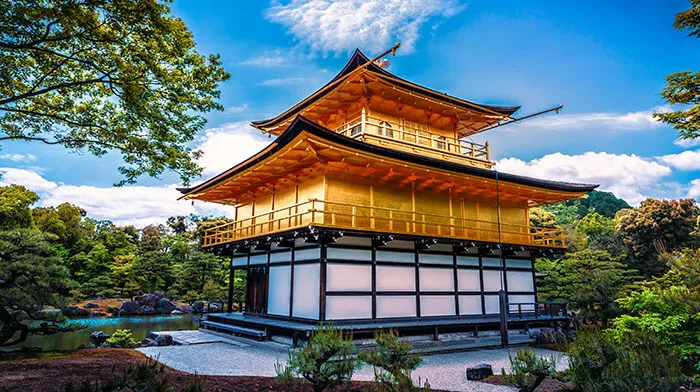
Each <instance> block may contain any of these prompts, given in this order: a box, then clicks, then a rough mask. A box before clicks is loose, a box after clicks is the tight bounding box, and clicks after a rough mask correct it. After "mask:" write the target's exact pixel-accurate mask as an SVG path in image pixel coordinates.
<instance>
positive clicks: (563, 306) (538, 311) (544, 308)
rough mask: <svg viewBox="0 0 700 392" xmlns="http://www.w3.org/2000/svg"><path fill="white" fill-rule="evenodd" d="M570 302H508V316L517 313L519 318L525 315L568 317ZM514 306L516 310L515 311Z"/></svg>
mask: <svg viewBox="0 0 700 392" xmlns="http://www.w3.org/2000/svg"><path fill="white" fill-rule="evenodd" d="M568 306H569V303H568V302H521V303H515V304H511V303H509V304H508V311H507V314H508V316H511V315H517V316H518V319H520V320H522V319H523V316H529V315H534V317H535V319H540V318H542V317H548V318H550V319H551V318H554V317H567V316H568ZM513 308H515V309H516V311H513Z"/></svg>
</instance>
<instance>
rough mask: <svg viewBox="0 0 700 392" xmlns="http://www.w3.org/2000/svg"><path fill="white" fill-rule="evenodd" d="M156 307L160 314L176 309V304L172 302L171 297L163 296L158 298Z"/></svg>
mask: <svg viewBox="0 0 700 392" xmlns="http://www.w3.org/2000/svg"><path fill="white" fill-rule="evenodd" d="M154 308H155V309H156V313H158V314H170V313H172V311H173V310H175V309H176V306H175V304H173V303H172V302H170V300H169V299H167V298H161V299H159V300H158V302H156V306H154Z"/></svg>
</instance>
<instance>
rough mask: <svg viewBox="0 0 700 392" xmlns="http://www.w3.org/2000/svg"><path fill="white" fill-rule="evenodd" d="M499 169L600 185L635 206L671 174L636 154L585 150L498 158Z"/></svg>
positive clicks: (658, 164) (661, 166) (669, 171)
mask: <svg viewBox="0 0 700 392" xmlns="http://www.w3.org/2000/svg"><path fill="white" fill-rule="evenodd" d="M496 167H497V168H498V170H499V171H502V172H506V173H514V174H520V175H526V176H531V177H538V178H546V179H551V180H559V181H569V182H585V183H594V184H600V190H603V191H608V192H613V193H614V194H615V195H616V196H617V197H620V198H622V199H624V200H626V201H627V202H628V203H630V204H633V205H637V204H639V203H640V202H641V201H642V200H644V199H645V198H646V196H645V194H644V193H645V192H646V191H648V190H650V189H654V188H655V187H656V186H657V184H658V183H659V181H660V180H661V179H662V178H664V177H666V176H669V175H670V174H671V168H669V167H668V166H664V165H662V164H660V163H658V162H653V161H651V160H648V159H644V158H641V157H639V156H637V155H634V154H632V155H627V154H619V155H618V154H609V153H605V152H599V153H596V152H587V153H584V154H580V155H565V154H562V153H555V154H549V155H545V156H543V157H542V158H538V159H533V160H531V161H528V162H526V161H523V160H521V159H517V158H505V159H501V160H499V161H498V164H497V166H496Z"/></svg>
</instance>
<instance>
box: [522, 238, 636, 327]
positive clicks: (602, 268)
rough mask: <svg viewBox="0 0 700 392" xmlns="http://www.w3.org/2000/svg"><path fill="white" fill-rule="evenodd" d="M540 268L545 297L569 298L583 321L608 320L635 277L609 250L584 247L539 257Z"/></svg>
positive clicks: (539, 291)
mask: <svg viewBox="0 0 700 392" xmlns="http://www.w3.org/2000/svg"><path fill="white" fill-rule="evenodd" d="M535 269H536V270H537V272H539V273H542V274H544V275H545V277H544V282H543V283H542V284H541V285H540V286H539V287H538V295H539V298H540V299H542V300H545V301H561V302H569V304H570V307H571V308H572V309H573V310H575V311H577V318H578V319H579V320H581V321H584V322H585V321H588V322H602V323H603V324H607V323H608V321H609V320H610V319H611V318H613V317H615V316H617V315H618V314H619V309H618V306H617V303H616V302H615V300H616V299H617V298H618V297H619V293H620V290H621V289H622V288H623V287H624V286H625V285H626V284H628V283H630V282H631V281H632V279H633V278H634V274H633V271H632V270H629V269H627V268H626V267H625V265H624V264H622V263H621V262H620V261H619V259H618V258H615V257H612V256H610V254H609V253H608V252H606V251H601V250H590V249H586V250H582V251H578V252H570V253H567V254H566V255H565V256H564V257H562V258H561V259H559V260H550V259H538V260H537V261H536V263H535Z"/></svg>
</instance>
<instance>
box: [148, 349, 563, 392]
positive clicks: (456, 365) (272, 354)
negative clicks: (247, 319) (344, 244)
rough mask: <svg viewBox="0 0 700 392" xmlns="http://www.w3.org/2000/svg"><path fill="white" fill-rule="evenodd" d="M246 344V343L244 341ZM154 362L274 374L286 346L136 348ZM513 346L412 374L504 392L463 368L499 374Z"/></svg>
mask: <svg viewBox="0 0 700 392" xmlns="http://www.w3.org/2000/svg"><path fill="white" fill-rule="evenodd" d="M246 343H248V342H246ZM138 350H139V351H141V352H143V353H144V354H146V355H148V356H151V357H153V358H156V359H157V360H158V361H160V362H162V363H164V364H166V365H168V366H170V367H172V368H174V369H177V370H181V371H184V372H188V373H198V374H202V375H222V376H223V375H227V376H275V368H274V365H275V363H277V360H279V361H280V362H282V363H284V362H285V361H286V360H287V352H286V349H285V348H284V347H283V346H282V345H277V344H274V343H252V344H251V345H250V346H248V347H241V346H236V345H232V344H228V343H207V344H196V345H189V346H169V347H145V348H140V349H138ZM509 352H510V353H514V352H515V349H509V350H506V349H495V350H480V351H469V352H460V353H452V354H436V355H429V356H426V357H424V358H423V363H422V364H421V365H420V366H419V367H418V369H416V371H415V372H414V376H415V377H416V379H418V377H420V378H421V379H422V380H427V381H428V382H429V383H430V386H431V387H432V388H433V389H443V390H449V391H475V392H482V391H483V392H490V391H493V392H506V391H508V392H509V391H515V389H514V388H510V387H504V386H498V385H491V384H485V383H480V382H474V381H468V380H467V378H466V373H465V371H466V368H467V367H469V366H472V365H476V364H480V363H488V364H490V365H491V366H492V367H493V370H494V373H496V374H500V373H501V368H502V367H505V368H506V369H508V365H509V362H508V353H509ZM536 352H537V353H538V354H540V355H546V356H549V355H555V356H556V357H557V360H558V361H557V362H558V363H557V368H558V370H563V369H565V368H566V366H567V363H566V358H565V357H564V355H563V354H561V353H557V352H554V351H548V350H540V349H537V350H536ZM373 376H374V371H373V369H372V368H371V367H370V366H367V365H365V366H363V367H362V368H361V369H359V370H358V371H357V372H355V375H354V376H353V380H358V381H363V380H371V379H372V378H373Z"/></svg>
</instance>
